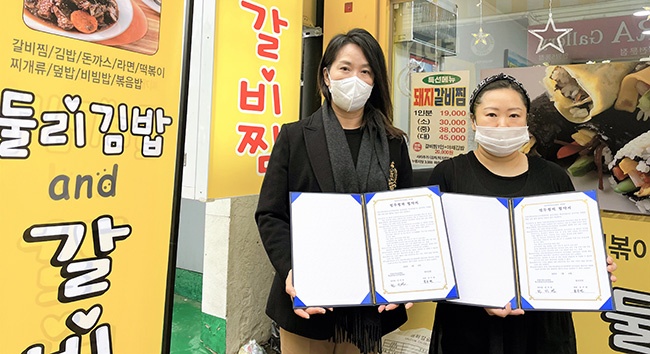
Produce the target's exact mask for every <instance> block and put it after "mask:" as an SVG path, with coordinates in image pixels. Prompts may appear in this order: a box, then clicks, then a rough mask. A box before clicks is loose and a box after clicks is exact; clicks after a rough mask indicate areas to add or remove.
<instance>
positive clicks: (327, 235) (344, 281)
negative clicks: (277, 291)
mask: <svg viewBox="0 0 650 354" xmlns="http://www.w3.org/2000/svg"><path fill="white" fill-rule="evenodd" d="M291 234H292V237H291V241H292V257H293V284H294V288H295V289H296V296H297V297H298V298H299V299H300V301H302V302H303V303H304V304H305V306H307V307H310V306H321V307H335V306H347V305H359V304H361V302H362V301H363V300H364V298H365V297H366V296H367V295H368V294H369V293H370V281H369V269H368V262H367V255H366V241H365V237H364V228H363V216H362V207H361V204H359V202H358V201H357V200H355V199H354V198H353V197H352V196H351V195H348V194H327V193H301V194H300V196H298V197H297V198H296V199H295V200H294V201H293V202H292V203H291Z"/></svg>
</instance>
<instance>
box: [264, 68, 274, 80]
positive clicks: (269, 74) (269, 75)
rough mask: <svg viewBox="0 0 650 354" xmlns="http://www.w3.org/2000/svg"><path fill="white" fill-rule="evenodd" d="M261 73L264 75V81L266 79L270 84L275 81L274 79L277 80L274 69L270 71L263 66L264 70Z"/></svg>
mask: <svg viewBox="0 0 650 354" xmlns="http://www.w3.org/2000/svg"><path fill="white" fill-rule="evenodd" d="M260 72H261V73H262V76H263V77H264V79H266V81H268V82H271V81H273V78H275V69H274V68H270V69H269V68H267V67H265V66H263V67H262V69H261V70H260Z"/></svg>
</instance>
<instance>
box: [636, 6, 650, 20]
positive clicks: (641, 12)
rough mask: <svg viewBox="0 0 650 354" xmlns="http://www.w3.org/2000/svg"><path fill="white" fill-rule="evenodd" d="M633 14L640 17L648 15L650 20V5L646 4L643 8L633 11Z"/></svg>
mask: <svg viewBox="0 0 650 354" xmlns="http://www.w3.org/2000/svg"><path fill="white" fill-rule="evenodd" d="M633 15H634V16H638V17H643V16H648V20H650V6H644V7H643V10H639V11H637V12H635V13H633Z"/></svg>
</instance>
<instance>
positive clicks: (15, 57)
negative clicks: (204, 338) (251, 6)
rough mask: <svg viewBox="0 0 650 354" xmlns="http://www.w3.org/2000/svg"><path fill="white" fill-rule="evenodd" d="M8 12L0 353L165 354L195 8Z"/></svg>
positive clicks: (135, 2) (80, 6) (25, 0)
mask: <svg viewBox="0 0 650 354" xmlns="http://www.w3.org/2000/svg"><path fill="white" fill-rule="evenodd" d="M3 4H4V6H3V11H2V14H1V15H0V19H1V20H2V24H3V29H4V30H3V31H2V32H0V48H2V53H3V54H2V59H1V60H0V200H2V202H1V203H0V267H1V268H2V269H3V270H2V272H1V273H2V276H1V277H2V279H1V283H2V292H1V295H0V302H1V303H2V304H3V314H2V323H3V325H2V330H1V331H0V343H2V345H1V348H2V349H1V350H0V351H2V352H3V353H28V354H41V353H53V352H61V353H63V352H65V353H160V352H161V351H163V350H164V347H165V345H166V344H165V342H166V341H168V339H165V335H164V334H165V333H164V332H165V331H166V330H169V322H170V321H171V313H168V312H167V311H166V308H171V307H169V306H168V305H169V304H171V294H172V293H173V286H169V284H173V278H172V277H171V275H173V269H174V267H175V264H172V263H170V260H173V259H174V257H173V254H174V252H175V250H174V247H173V246H171V245H174V244H175V242H173V241H174V235H175V231H173V229H174V228H175V226H174V225H173V220H174V218H175V217H174V215H175V214H177V210H175V209H174V205H176V204H177V199H178V197H176V194H175V189H176V188H177V187H176V186H177V185H178V186H179V185H180V184H179V181H177V179H176V175H177V173H176V170H177V169H178V168H179V166H180V164H179V163H178V162H177V161H179V159H178V158H177V155H178V152H177V150H178V147H179V145H180V144H179V133H180V132H181V131H182V129H181V127H182V124H183V121H182V117H181V114H180V111H179V107H180V103H181V96H180V92H181V73H182V65H181V62H182V58H183V54H182V51H183V40H184V38H183V36H184V35H183V33H184V24H185V13H186V4H185V2H184V1H165V3H164V4H162V1H160V0H115V1H99V2H98V3H97V4H94V5H89V6H87V5H88V4H87V3H84V2H80V1H68V2H56V1H55V2H52V1H42V0H6V1H4V2H3ZM95 5H97V6H95ZM167 343H168V342H167Z"/></svg>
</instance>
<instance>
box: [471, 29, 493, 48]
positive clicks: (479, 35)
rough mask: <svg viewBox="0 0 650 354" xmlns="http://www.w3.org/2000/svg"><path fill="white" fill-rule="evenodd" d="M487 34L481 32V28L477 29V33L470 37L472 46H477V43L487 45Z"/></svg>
mask: <svg viewBox="0 0 650 354" xmlns="http://www.w3.org/2000/svg"><path fill="white" fill-rule="evenodd" d="M489 36H490V34H489V33H485V32H483V27H479V29H478V33H472V37H474V39H475V41H474V45H477V44H478V43H479V42H481V43H483V44H484V45H487V40H486V39H487V37H489Z"/></svg>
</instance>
